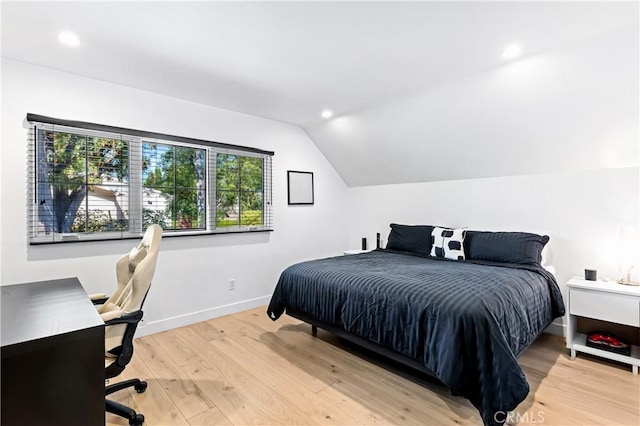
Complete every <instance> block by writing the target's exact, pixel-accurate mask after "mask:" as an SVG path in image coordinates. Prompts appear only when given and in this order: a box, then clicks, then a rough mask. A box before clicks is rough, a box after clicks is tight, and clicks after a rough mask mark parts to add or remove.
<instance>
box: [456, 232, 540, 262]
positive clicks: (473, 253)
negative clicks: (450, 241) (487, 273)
mask: <svg viewBox="0 0 640 426" xmlns="http://www.w3.org/2000/svg"><path fill="white" fill-rule="evenodd" d="M548 242H549V237H548V236H547V235H538V234H531V233H528V232H484V231H467V235H466V238H465V241H464V243H465V252H466V255H467V259H472V260H488V261H491V262H506V263H520V264H534V265H535V264H540V261H541V260H542V249H543V248H544V246H545V244H547V243H548Z"/></svg>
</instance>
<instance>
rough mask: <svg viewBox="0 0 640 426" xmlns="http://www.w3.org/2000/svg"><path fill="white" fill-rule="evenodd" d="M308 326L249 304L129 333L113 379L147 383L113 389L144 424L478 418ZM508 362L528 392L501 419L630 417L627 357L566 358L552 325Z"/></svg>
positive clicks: (633, 420) (434, 389)
mask: <svg viewBox="0 0 640 426" xmlns="http://www.w3.org/2000/svg"><path fill="white" fill-rule="evenodd" d="M310 331H311V327H310V326H309V325H307V324H303V323H300V322H299V321H297V320H294V319H292V318H290V317H287V316H286V315H285V316H283V317H282V318H281V319H280V320H278V321H276V322H272V321H271V320H270V319H269V318H268V317H267V315H266V314H265V308H259V309H254V310H251V311H246V312H242V313H239V314H235V315H230V316H226V317H222V318H217V319H214V320H210V321H206V322H202V323H199V324H195V325H191V326H188V327H182V328H178V329H175V330H170V331H167V332H163V333H159V334H155V335H152V336H147V337H143V338H140V339H137V340H136V341H135V344H136V347H135V354H134V359H133V360H132V362H131V363H130V364H129V366H128V367H127V369H126V370H125V372H124V373H123V374H122V375H121V376H120V377H119V378H116V379H120V378H121V379H126V378H131V377H140V378H143V379H146V380H147V382H148V383H149V388H148V389H147V391H146V392H145V393H142V394H137V393H135V391H129V390H124V391H121V392H119V393H117V394H115V395H113V396H114V397H115V398H114V399H116V400H118V401H120V402H123V403H125V404H127V405H130V406H132V407H133V408H134V409H136V410H139V411H140V412H142V413H143V414H144V415H145V417H146V423H145V424H146V425H150V426H151V425H231V424H233V425H247V424H263V425H267V424H285V425H289V424H309V425H311V424H323V425H324V424H326V425H333V424H340V425H356V424H367V425H368V424H398V425H426V424H429V425H432V424H433V425H450V424H459V425H468V424H481V421H480V417H479V415H478V413H477V411H476V410H475V409H474V408H473V406H472V405H471V404H470V403H469V402H468V401H467V400H465V399H463V398H459V397H453V396H451V395H450V394H449V392H448V391H447V389H446V388H444V387H442V386H441V385H438V384H437V383H434V382H433V381H431V380H429V379H428V378H425V377H420V376H418V377H416V375H415V374H414V373H410V372H408V370H406V369H403V368H400V367H394V366H389V364H386V363H382V362H380V360H378V359H376V357H375V356H373V355H367V354H366V353H363V352H362V351H357V350H355V349H354V348H353V346H351V345H349V344H347V343H345V342H343V341H341V340H340V339H337V338H335V337H333V336H331V335H329V334H328V333H326V332H323V331H322V330H319V331H318V338H314V337H312V336H311V333H310ZM363 358H364V359H363ZM519 361H520V364H521V365H522V366H523V368H524V371H525V373H526V375H527V379H528V381H529V384H530V385H531V392H530V394H529V397H528V398H527V399H526V400H525V401H524V402H523V403H522V404H521V405H520V406H519V407H518V408H517V410H516V412H515V413H514V417H513V418H512V421H510V422H508V423H509V424H516V423H518V422H517V421H516V419H517V416H519V417H520V422H519V424H545V425H612V424H626V425H638V424H640V378H639V376H634V375H632V374H631V371H630V368H626V367H624V366H621V365H616V364H612V363H609V362H604V361H600V360H598V359H597V358H590V357H587V356H585V355H579V356H578V358H577V359H576V360H573V361H572V360H570V358H569V356H568V352H567V350H566V349H565V348H564V343H563V342H562V339H561V338H559V337H558V336H551V335H543V336H542V337H541V338H540V339H538V341H536V342H535V343H534V344H533V345H532V346H531V347H530V348H529V349H527V350H526V351H525V352H524V353H523V354H522V355H521V356H520V358H519ZM116 381H117V380H116ZM106 420H107V425H126V424H128V423H127V422H126V421H124V420H123V419H120V418H118V417H116V416H113V415H111V414H107V415H106Z"/></svg>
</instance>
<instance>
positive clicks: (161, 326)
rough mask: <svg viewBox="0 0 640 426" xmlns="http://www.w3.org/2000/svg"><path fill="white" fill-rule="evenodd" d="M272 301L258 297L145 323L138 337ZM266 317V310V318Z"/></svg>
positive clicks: (138, 331)
mask: <svg viewBox="0 0 640 426" xmlns="http://www.w3.org/2000/svg"><path fill="white" fill-rule="evenodd" d="M270 299H271V296H262V297H256V298H255V299H248V300H243V301H241V302H236V303H231V304H229V305H223V306H216V307H215V308H211V309H205V310H202V311H198V312H192V313H189V314H185V315H178V316H176V317H172V318H165V319H162V320H158V321H152V322H147V321H143V322H142V324H140V325H139V326H138V329H137V330H136V337H142V336H148V335H150V334H155V333H160V332H161V331H167V330H171V329H173V328H178V327H184V326H185V325H190V324H195V323H197V322H201V321H207V320H210V319H212V318H218V317H222V316H224V315H230V314H235V313H237V312H242V311H246V310H248V309H253V308H257V307H258V306H265V305H267V304H268V303H269V300H270ZM266 315H267V314H266V310H265V316H266Z"/></svg>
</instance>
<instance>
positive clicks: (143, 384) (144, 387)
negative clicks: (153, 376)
mask: <svg viewBox="0 0 640 426" xmlns="http://www.w3.org/2000/svg"><path fill="white" fill-rule="evenodd" d="M133 388H134V389H135V390H136V392H138V393H142V392H144V391H146V390H147V382H140V383H139V384H137V385H135V386H134V387H133Z"/></svg>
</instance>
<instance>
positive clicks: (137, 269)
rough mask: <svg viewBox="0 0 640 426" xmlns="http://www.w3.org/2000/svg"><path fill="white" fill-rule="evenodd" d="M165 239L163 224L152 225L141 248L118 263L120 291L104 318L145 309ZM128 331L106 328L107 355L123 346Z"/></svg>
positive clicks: (101, 310) (105, 308)
mask: <svg viewBox="0 0 640 426" xmlns="http://www.w3.org/2000/svg"><path fill="white" fill-rule="evenodd" d="M161 239H162V228H161V227H160V226H159V225H151V226H149V228H147V230H146V232H145V234H144V236H143V237H142V241H140V243H139V244H138V246H137V247H134V248H133V249H132V250H131V251H130V252H129V253H128V254H125V255H124V256H122V257H121V258H120V259H119V260H118V262H117V263H116V277H117V287H116V290H115V291H114V292H113V294H112V295H111V296H110V297H109V299H107V301H106V302H105V303H104V304H103V305H102V306H101V307H100V308H98V312H99V313H100V314H101V315H102V317H103V319H105V320H106V319H110V318H112V317H113V318H117V317H119V316H121V315H124V314H128V313H132V312H136V311H139V310H141V309H142V305H143V304H144V300H145V298H146V296H147V293H148V291H149V287H150V286H151V280H152V279H153V275H154V273H155V270H156V263H157V261H158V251H159V249H160V240H161ZM130 328H131V327H130ZM126 329H127V324H118V325H113V326H109V327H107V328H106V330H105V350H106V353H107V354H109V353H110V351H112V350H113V348H118V347H120V346H122V340H123V338H124V337H125V331H126ZM134 330H135V328H134Z"/></svg>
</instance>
